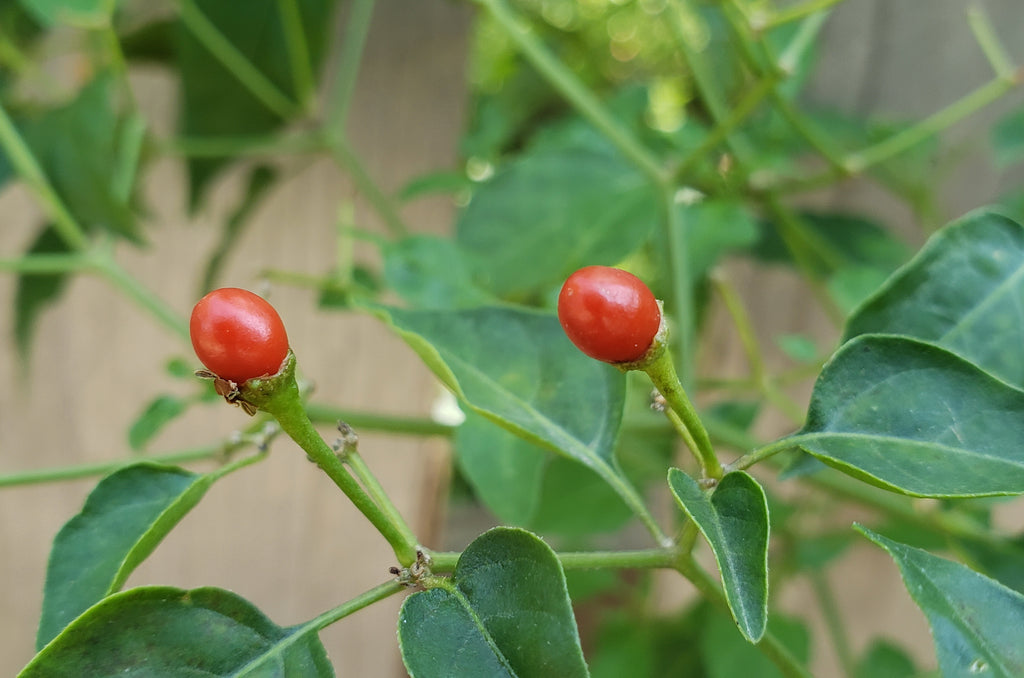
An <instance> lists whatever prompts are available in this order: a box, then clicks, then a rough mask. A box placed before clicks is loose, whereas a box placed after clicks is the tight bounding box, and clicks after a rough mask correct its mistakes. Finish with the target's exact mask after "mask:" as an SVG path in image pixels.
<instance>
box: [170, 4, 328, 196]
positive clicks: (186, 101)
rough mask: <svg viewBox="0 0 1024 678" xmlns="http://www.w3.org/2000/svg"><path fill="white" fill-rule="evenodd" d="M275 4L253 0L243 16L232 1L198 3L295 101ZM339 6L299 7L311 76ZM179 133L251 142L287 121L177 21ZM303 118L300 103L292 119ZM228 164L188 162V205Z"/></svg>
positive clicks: (222, 161) (203, 160)
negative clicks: (179, 91)
mask: <svg viewBox="0 0 1024 678" xmlns="http://www.w3.org/2000/svg"><path fill="white" fill-rule="evenodd" d="M279 4H280V3H279V2H278V0H249V1H248V2H246V3H245V11H239V9H238V3H237V2H235V0H203V1H202V2H200V3H196V5H197V7H198V9H199V11H201V12H202V14H203V16H205V17H206V19H207V20H208V21H209V22H210V23H211V24H213V26H215V27H216V29H217V30H218V31H219V32H220V33H221V34H222V35H223V37H224V38H226V39H227V41H228V42H229V43H231V45H232V46H233V47H234V49H235V50H237V51H238V53H240V54H241V56H243V57H244V58H245V59H246V60H247V61H248V62H249V63H250V64H251V65H252V66H253V67H255V69H256V70H257V71H258V72H259V73H260V74H262V75H263V76H264V77H265V78H266V79H267V80H268V81H269V82H270V83H272V84H273V85H274V86H276V88H277V89H278V90H279V91H280V93H281V94H283V95H284V96H285V97H288V98H290V99H291V100H292V101H298V98H299V96H300V93H298V92H297V88H296V84H295V81H294V78H293V71H292V67H291V58H290V56H289V51H288V43H287V39H286V37H285V30H284V27H283V25H282V22H281V12H280V9H279ZM334 5H335V2H334V0H304V1H303V2H298V3H296V6H297V7H298V12H299V22H300V24H301V27H302V31H303V34H304V37H305V43H306V47H307V49H308V58H309V65H310V67H311V68H312V70H313V72H314V74H315V73H317V72H318V71H319V70H320V66H321V64H322V62H323V59H324V56H325V54H326V48H327V37H328V35H329V33H330V29H331V26H332V25H333V22H332V21H331V19H332V15H333V12H334ZM179 24H180V26H179V31H178V71H179V72H180V74H181V85H182V100H181V120H180V127H181V132H182V134H184V135H186V136H195V137H203V138H210V137H220V138H223V137H252V136H260V135H264V134H268V133H271V132H273V131H275V130H276V129H278V128H279V127H280V126H281V124H282V123H283V122H285V120H284V119H283V118H282V117H281V116H280V115H279V114H278V113H277V112H274V111H271V110H270V109H268V108H267V107H266V105H265V104H264V103H263V102H262V101H260V99H258V98H257V97H256V96H254V95H253V94H252V92H251V91H250V90H249V89H247V88H246V86H245V85H243V84H242V82H241V81H240V80H239V79H238V77H236V75H235V74H234V73H233V72H231V70H229V69H228V68H227V67H225V66H224V65H223V64H222V63H221V61H220V60H219V59H218V58H217V57H216V56H215V55H214V54H211V53H210V52H209V51H208V50H207V49H206V47H204V46H203V45H202V44H201V43H200V42H199V40H198V39H196V37H195V36H194V35H193V34H192V33H191V32H190V31H189V30H188V29H187V28H185V26H184V24H181V22H179ZM298 112H299V108H298V105H297V104H296V107H295V113H296V114H297V113H298ZM228 160H229V159H228V158H190V159H189V186H190V203H191V205H192V206H193V207H195V206H196V205H197V204H198V203H199V200H200V199H201V197H202V195H203V192H204V190H205V188H206V186H207V185H208V183H209V182H210V180H211V179H212V178H213V177H214V175H215V174H216V173H217V172H218V171H219V170H220V169H221V168H222V167H223V165H224V164H225V163H226V162H227V161H228Z"/></svg>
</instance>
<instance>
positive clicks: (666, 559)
mask: <svg viewBox="0 0 1024 678" xmlns="http://www.w3.org/2000/svg"><path fill="white" fill-rule="evenodd" d="M429 555H430V569H431V571H432V572H436V573H447V572H453V571H454V570H455V566H456V564H457V563H458V561H459V557H460V556H461V555H462V554H461V553H459V552H452V551H439V552H431V553H430V554H429ZM555 555H556V556H558V561H559V562H560V563H562V567H563V568H564V569H566V570H588V569H598V568H608V569H616V570H630V569H652V568H658V569H666V568H672V567H675V561H676V560H677V559H678V557H679V553H678V552H677V550H676V548H675V547H670V548H655V549H640V550H634V551H569V552H564V553H556V554H555Z"/></svg>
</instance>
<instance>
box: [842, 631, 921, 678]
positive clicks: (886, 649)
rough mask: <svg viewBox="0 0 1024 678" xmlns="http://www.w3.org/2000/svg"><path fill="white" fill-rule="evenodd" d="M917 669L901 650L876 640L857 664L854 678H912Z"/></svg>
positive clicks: (884, 641)
mask: <svg viewBox="0 0 1024 678" xmlns="http://www.w3.org/2000/svg"><path fill="white" fill-rule="evenodd" d="M916 675H917V667H915V666H914V662H913V660H912V659H911V658H910V656H909V655H908V654H907V653H906V652H905V651H904V650H903V648H901V647H898V646H896V645H893V644H892V643H890V642H888V641H886V640H876V641H875V642H873V643H871V645H870V646H869V647H868V649H867V652H865V653H864V657H863V658H862V659H861V660H860V661H859V662H857V669H856V673H855V674H854V676H855V678H912V677H913V676H916Z"/></svg>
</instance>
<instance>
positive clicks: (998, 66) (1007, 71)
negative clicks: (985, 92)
mask: <svg viewBox="0 0 1024 678" xmlns="http://www.w3.org/2000/svg"><path fill="white" fill-rule="evenodd" d="M967 22H968V23H969V24H970V26H971V31H972V32H973V33H974V39H975V40H977V41H978V45H979V46H980V47H981V50H982V51H983V52H984V53H985V58H986V59H988V63H989V64H990V65H991V66H992V70H993V71H995V73H996V75H997V76H999V77H1000V78H1003V79H1004V80H1012V79H1013V78H1014V72H1015V71H1016V70H1017V69H1016V67H1015V66H1014V65H1013V60H1012V59H1011V58H1010V55H1009V54H1008V53H1007V52H1006V48H1005V47H1003V44H1002V43H1001V42H1000V41H999V38H998V37H997V36H996V32H995V29H994V28H993V27H992V22H991V21H989V18H988V15H987V14H986V13H985V10H983V9H982V8H981V5H971V6H970V7H968V8H967Z"/></svg>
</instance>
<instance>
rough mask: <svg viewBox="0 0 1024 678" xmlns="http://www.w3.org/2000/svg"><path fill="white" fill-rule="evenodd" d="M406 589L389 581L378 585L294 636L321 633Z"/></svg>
mask: <svg viewBox="0 0 1024 678" xmlns="http://www.w3.org/2000/svg"><path fill="white" fill-rule="evenodd" d="M404 589H405V587H404V586H402V585H401V584H399V583H398V582H397V581H387V582H384V583H383V584H378V585H377V586H374V587H373V588H372V589H370V590H369V591H367V592H365V593H363V594H361V595H358V596H356V597H355V598H353V599H351V600H348V601H345V602H344V603H342V604H341V605H339V606H338V607H336V608H334V609H331V610H328V611H327V612H324V613H323V614H321V615H318V616H317V617H314V618H313V619H311V620H309V621H308V622H306V623H305V624H303V625H302V628H303V630H302V631H299V632H298V633H295V634H294V636H295V637H296V638H301V637H304V635H305V633H304V632H305V631H306V630H313V629H316V630H317V631H319V630H321V629H325V628H327V627H328V626H330V625H331V624H333V623H335V622H336V621H338V620H340V619H344V618H345V617H347V616H349V615H350V614H353V613H354V612H358V611H359V610H361V609H363V608H364V607H369V606H370V605H373V604H374V603H378V602H380V601H382V600H384V599H385V598H390V597H391V596H393V595H395V594H396V593H399V592H401V591H402V590H404Z"/></svg>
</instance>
